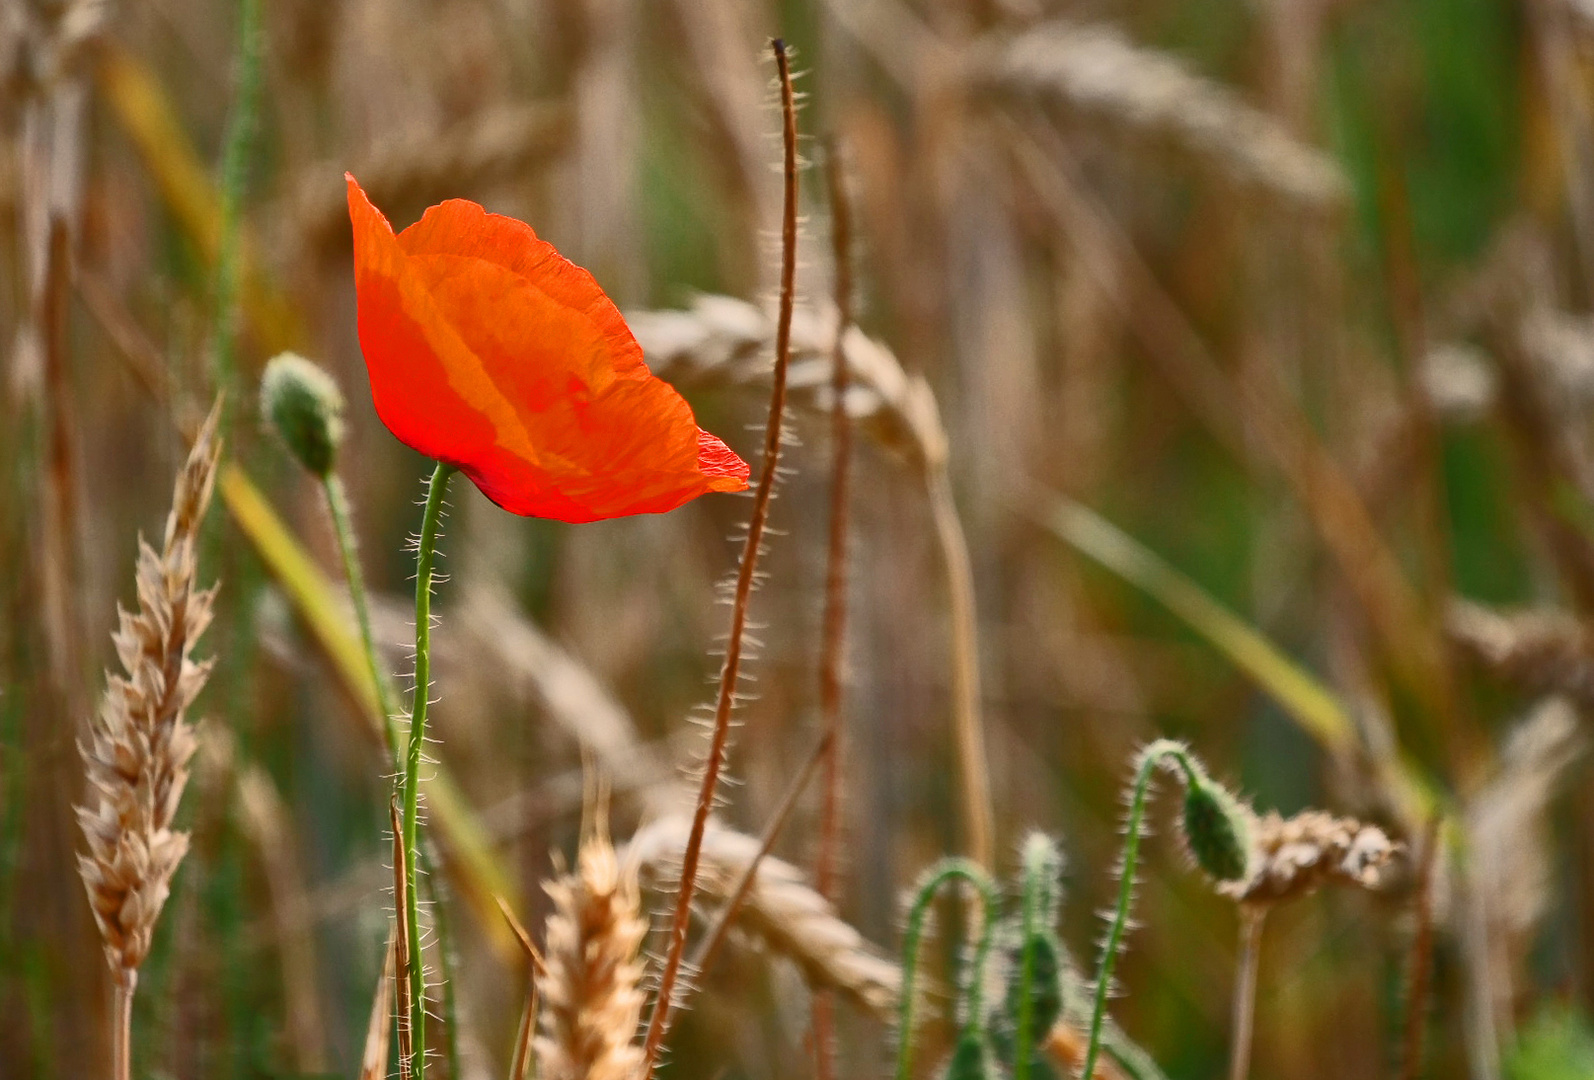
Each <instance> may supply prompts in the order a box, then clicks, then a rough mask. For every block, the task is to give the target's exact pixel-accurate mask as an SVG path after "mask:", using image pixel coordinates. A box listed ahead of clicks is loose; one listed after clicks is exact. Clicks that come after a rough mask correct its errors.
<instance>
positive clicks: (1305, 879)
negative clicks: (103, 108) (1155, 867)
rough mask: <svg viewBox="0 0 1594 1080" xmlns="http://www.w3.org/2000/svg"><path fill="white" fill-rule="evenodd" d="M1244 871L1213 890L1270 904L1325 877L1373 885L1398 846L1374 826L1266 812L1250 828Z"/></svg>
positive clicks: (1316, 813) (1319, 814)
mask: <svg viewBox="0 0 1594 1080" xmlns="http://www.w3.org/2000/svg"><path fill="white" fill-rule="evenodd" d="M1253 835H1254V844H1255V852H1256V853H1255V855H1254V856H1253V860H1254V861H1253V863H1252V867H1251V871H1250V873H1249V874H1248V875H1247V876H1246V877H1245V878H1244V879H1243V880H1240V881H1234V882H1223V883H1220V885H1219V890H1220V891H1221V892H1223V893H1224V894H1225V895H1228V896H1231V897H1233V898H1234V899H1235V900H1237V901H1239V902H1240V903H1244V904H1276V903H1279V902H1281V901H1285V900H1291V899H1294V898H1295V897H1298V896H1304V895H1306V894H1307V893H1310V892H1313V891H1314V890H1316V889H1317V887H1318V886H1320V885H1324V884H1328V883H1330V882H1338V883H1340V884H1347V885H1358V886H1360V887H1362V888H1364V889H1375V888H1377V887H1378V886H1379V885H1380V884H1381V883H1382V880H1383V872H1384V869H1385V868H1386V867H1387V866H1388V865H1389V863H1390V862H1391V861H1393V860H1394V859H1395V857H1396V856H1397V855H1399V854H1400V852H1401V850H1402V848H1401V845H1399V844H1397V843H1395V842H1394V841H1392V840H1390V839H1389V837H1388V836H1387V835H1385V833H1384V831H1383V830H1382V829H1380V828H1378V827H1377V826H1376V825H1366V824H1363V823H1362V822H1360V821H1357V820H1356V819H1354V818H1348V817H1347V818H1341V817H1335V816H1334V815H1333V814H1329V813H1326V812H1324V811H1322V810H1305V811H1302V812H1301V813H1299V814H1296V815H1295V816H1294V817H1290V818H1286V817H1281V816H1279V815H1278V814H1277V813H1274V812H1269V813H1267V814H1265V815H1263V816H1262V817H1261V818H1259V819H1258V820H1257V821H1256V823H1255V829H1254V834H1253Z"/></svg>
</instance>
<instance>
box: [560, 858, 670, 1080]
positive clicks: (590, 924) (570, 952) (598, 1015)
mask: <svg viewBox="0 0 1594 1080" xmlns="http://www.w3.org/2000/svg"><path fill="white" fill-rule="evenodd" d="M545 888H546V889H547V891H548V895H549V896H550V897H552V898H553V903H554V910H553V912H552V914H550V915H549V916H548V926H547V940H546V942H545V944H546V948H547V956H546V958H545V959H544V965H545V966H544V968H543V969H542V970H541V971H539V973H538V976H537V986H538V991H539V997H540V998H541V1000H542V1011H541V1012H542V1014H541V1033H540V1034H539V1035H538V1036H537V1040H536V1044H535V1045H536V1055H537V1061H538V1064H539V1069H538V1076H539V1077H541V1078H542V1080H636V1077H637V1076H639V1075H640V1073H641V1070H642V1065H643V1056H642V1046H641V1044H640V1043H639V1042H638V1041H637V1032H638V1029H639V1027H640V1025H641V1020H642V1002H643V1000H644V994H643V993H642V988H641V978H642V961H641V959H640V956H639V953H640V950H641V947H642V939H643V938H644V937H646V936H647V930H648V924H647V921H646V920H645V919H643V917H642V914H641V907H640V899H639V889H638V886H637V878H636V867H635V865H634V864H632V863H630V862H629V860H628V861H626V862H621V861H620V860H619V859H618V858H617V857H616V855H615V852H614V848H613V847H612V846H611V845H610V843H609V839H608V837H607V836H605V835H603V834H602V832H601V831H600V832H597V833H595V834H593V835H589V836H588V837H586V838H585V839H584V840H583V841H582V844H581V850H580V853H579V854H578V855H577V860H576V870H575V872H574V873H571V874H566V875H565V876H563V877H561V878H559V879H558V880H557V881H553V882H549V883H548V884H547V885H546V886H545Z"/></svg>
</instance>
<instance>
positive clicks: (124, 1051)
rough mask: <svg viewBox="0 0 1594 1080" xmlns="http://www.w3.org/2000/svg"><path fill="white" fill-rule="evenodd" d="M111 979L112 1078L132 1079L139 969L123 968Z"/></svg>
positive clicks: (117, 1079) (118, 1079)
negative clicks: (134, 1015) (136, 991)
mask: <svg viewBox="0 0 1594 1080" xmlns="http://www.w3.org/2000/svg"><path fill="white" fill-rule="evenodd" d="M111 981H112V983H113V990H112V996H111V1078H112V1080H132V1076H133V991H134V990H135V989H137V987H138V969H137V968H123V969H121V970H120V971H117V972H115V973H114V974H113V975H112V976H111Z"/></svg>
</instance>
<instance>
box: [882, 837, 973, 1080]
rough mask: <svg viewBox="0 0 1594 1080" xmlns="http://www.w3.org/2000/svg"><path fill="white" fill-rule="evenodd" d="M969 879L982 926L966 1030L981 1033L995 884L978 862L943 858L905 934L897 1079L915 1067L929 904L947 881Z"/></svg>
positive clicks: (910, 914) (970, 982) (915, 901)
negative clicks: (918, 980) (917, 988)
mask: <svg viewBox="0 0 1594 1080" xmlns="http://www.w3.org/2000/svg"><path fill="white" fill-rule="evenodd" d="M954 880H958V881H966V882H968V883H969V884H970V885H972V886H974V888H975V890H976V891H977V892H978V893H979V896H980V907H981V926H980V938H979V944H978V945H976V946H975V950H974V970H973V971H972V972H971V973H970V976H969V980H968V993H967V998H966V1001H967V1019H966V1020H965V1023H964V1027H965V1030H968V1031H973V1032H978V1031H979V1030H980V1028H981V1026H982V1025H983V1024H984V1022H985V1021H984V1017H985V1003H984V991H985V961H986V957H987V956H988V955H989V954H990V951H991V938H992V936H993V935H992V929H993V928H994V927H995V925H996V886H995V885H993V884H992V883H991V879H990V877H989V876H987V875H986V873H985V871H984V870H982V869H980V867H979V865H978V864H976V863H974V862H973V861H971V860H969V859H944V860H942V861H941V862H939V863H937V864H936V865H935V866H934V867H932V868H931V870H930V873H929V875H928V877H927V878H926V879H925V881H924V884H923V885H921V886H919V891H918V892H917V894H915V895H914V898H913V905H912V907H910V908H909V909H908V928H907V931H906V932H905V933H904V934H903V937H902V992H901V997H900V998H899V1000H898V1002H897V1074H896V1080H909V1073H910V1070H911V1069H912V1066H913V1005H914V994H913V983H914V979H915V977H916V976H917V975H918V971H919V943H920V941H922V940H923V938H924V922H925V919H926V918H928V917H929V913H930V904H931V903H932V902H933V901H934V900H935V895H936V893H937V892H938V891H940V888H941V886H942V885H945V884H946V883H947V882H948V881H954Z"/></svg>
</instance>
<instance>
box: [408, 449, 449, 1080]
mask: <svg viewBox="0 0 1594 1080" xmlns="http://www.w3.org/2000/svg"><path fill="white" fill-rule="evenodd" d="M453 474H454V466H452V465H448V464H446V463H444V462H441V461H439V462H438V463H437V468H436V469H434V470H433V471H432V478H431V480H430V481H429V482H428V484H427V488H426V512H425V514H424V515H423V516H422V517H421V540H420V546H419V548H418V549H417V552H416V555H415V693H414V696H413V697H412V698H411V700H410V732H409V745H407V746H406V747H405V753H404V781H403V796H404V850H405V851H406V852H407V853H408V863H409V865H408V867H407V873H408V875H409V897H408V907H409V924H410V925H409V939H410V1031H411V1038H412V1039H413V1046H414V1065H413V1067H412V1068H411V1070H410V1075H411V1076H412V1077H414V1080H425V1074H426V976H425V972H424V970H423V968H422V964H421V921H420V890H419V889H417V888H416V887H415V885H416V880H415V868H416V864H417V861H418V860H417V856H418V854H419V852H418V851H417V848H416V843H415V840H416V824H417V822H416V818H417V816H418V809H419V799H418V798H417V796H418V795H419V793H420V792H419V789H420V780H421V747H422V745H423V744H424V743H425V742H426V707H427V705H428V704H429V702H428V700H427V699H428V697H429V696H430V694H431V688H432V675H431V661H432V577H433V563H434V562H435V561H436V558H437V535H438V531H439V530H440V529H441V527H442V523H443V495H444V494H445V493H446V492H447V491H448V478H449V477H450V476H452V475H453Z"/></svg>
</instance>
